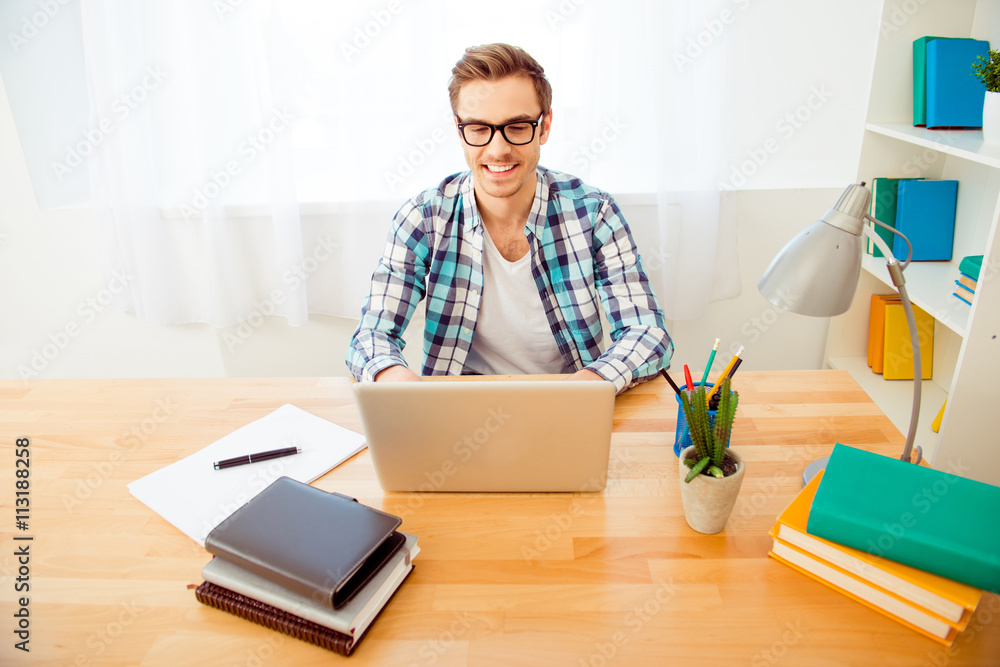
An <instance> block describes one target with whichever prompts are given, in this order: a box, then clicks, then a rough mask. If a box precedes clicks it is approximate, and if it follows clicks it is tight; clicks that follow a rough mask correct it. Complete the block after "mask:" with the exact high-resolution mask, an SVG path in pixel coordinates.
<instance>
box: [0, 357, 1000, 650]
mask: <svg viewBox="0 0 1000 667" xmlns="http://www.w3.org/2000/svg"><path fill="white" fill-rule="evenodd" d="M737 377H738V382H737V388H738V389H739V391H740V399H741V400H740V407H739V412H738V415H737V419H736V424H735V426H734V430H733V446H734V447H738V448H739V449H740V451H741V452H742V453H743V455H744V457H745V458H746V460H747V464H748V468H747V474H746V479H745V481H744V484H743V488H742V491H741V492H740V497H739V500H738V501H737V504H736V509H735V510H734V514H733V516H732V517H731V518H730V520H729V523H728V524H727V526H726V529H725V530H724V531H723V532H722V533H720V534H718V535H711V536H707V535H699V534H697V533H695V532H694V531H692V530H691V529H690V528H688V526H687V524H686V523H685V522H684V516H683V511H682V508H681V505H680V489H679V483H680V482H679V481H678V479H677V471H676V465H677V459H676V457H675V456H674V454H673V450H672V444H673V432H674V425H675V421H676V416H677V402H676V400H675V396H674V394H673V393H672V391H671V390H670V389H669V387H668V386H667V384H666V383H665V382H664V381H663V380H661V379H657V380H654V381H653V382H649V383H646V384H643V385H640V386H638V387H636V388H634V389H632V390H630V391H629V392H627V393H625V394H623V395H622V396H619V397H618V399H617V403H616V407H615V422H614V435H613V442H612V455H611V465H610V474H609V483H608V487H607V489H606V490H605V491H604V492H602V493H580V494H545V493H532V494H455V495H450V494H437V495H436V494H412V493H386V492H383V491H382V490H381V488H380V487H379V486H378V483H377V482H376V480H375V474H374V470H373V468H372V465H371V460H370V458H369V456H368V453H367V451H365V452H362V453H360V454H358V455H357V456H355V457H353V458H352V459H351V460H349V461H348V462H347V463H345V464H344V465H342V466H340V467H339V468H337V469H336V470H334V471H332V472H330V473H329V474H327V475H325V476H323V477H321V478H320V479H319V480H317V481H316V482H315V483H314V484H315V486H317V487H319V488H322V489H325V490H329V491H339V492H341V493H346V494H350V495H353V496H355V497H357V498H358V499H359V500H361V501H362V502H365V503H368V504H370V505H372V506H374V507H378V508H380V509H384V510H385V511H387V512H391V513H394V514H397V515H399V516H401V517H403V529H404V530H406V531H407V532H411V533H413V534H415V535H417V536H418V537H419V539H420V542H419V543H420V547H421V550H422V551H421V553H420V556H419V557H418V558H417V560H416V569H415V570H414V572H413V574H412V576H411V577H410V578H409V580H408V581H407V582H406V584H405V585H404V586H403V587H402V588H401V589H400V591H399V592H398V594H397V595H396V597H395V598H394V599H393V601H392V603H391V604H390V606H389V608H387V609H386V610H385V612H384V613H383V614H382V616H381V617H380V618H379V619H378V621H377V622H376V623H375V625H374V626H373V627H372V629H371V631H370V633H369V635H368V636H367V637H366V638H365V640H364V641H363V642H362V643H361V645H360V646H359V648H358V650H357V652H356V653H355V654H354V655H353V656H352V657H350V658H348V659H344V658H341V657H339V656H336V655H334V654H331V653H329V652H326V651H324V650H322V649H319V648H316V647H314V646H310V645H308V644H305V643H303V642H299V641H296V640H294V639H291V638H289V637H285V636H283V635H281V634H278V633H276V632H272V631H269V630H266V629H264V628H261V627H259V626H256V625H253V624H251V623H247V622H245V621H242V620H240V619H238V618H235V617H232V616H229V615H227V614H225V613H222V612H219V611H217V610H214V609H210V608H208V607H205V606H203V605H201V604H199V603H198V602H197V601H196V600H195V596H194V591H193V588H192V587H193V586H194V585H197V584H198V583H200V582H201V578H200V571H201V568H202V566H203V565H204V564H205V563H206V562H208V560H209V558H210V556H209V554H208V553H207V552H206V551H205V550H204V549H203V548H202V547H200V546H198V545H197V544H196V543H194V542H193V541H192V540H190V539H189V538H188V537H186V536H184V535H183V534H182V533H181V532H180V531H178V530H177V529H175V528H174V527H173V526H171V525H170V524H168V523H167V522H166V521H164V520H163V519H162V518H160V517H159V516H158V515H156V514H155V513H153V512H152V511H151V510H150V509H149V508H147V507H146V506H145V505H143V504H142V503H140V502H139V501H138V500H136V499H135V498H133V497H132V496H131V495H130V494H129V492H128V489H127V488H126V484H128V483H129V482H132V481H134V480H136V479H138V478H140V477H142V476H144V475H146V474H148V473H150V472H152V471H154V470H157V469H158V468H160V467H162V466H165V465H167V464H169V463H172V462H174V461H176V460H178V459H180V458H182V457H184V456H187V455H188V454H191V453H193V452H195V451H197V450H199V449H201V448H202V447H205V446H206V445H208V444H210V443H211V442H213V441H215V440H217V439H218V438H220V437H222V436H224V435H226V434H227V433H230V432H231V431H233V430H235V429H237V428H238V427H240V426H243V425H245V424H247V423H249V422H251V421H253V420H255V419H258V418H260V417H263V416H264V415H266V414H268V413H269V412H271V411H272V410H274V409H276V408H278V407H279V406H281V405H282V404H284V403H293V404H295V405H297V406H299V407H301V408H303V409H305V410H308V411H310V412H312V413H314V414H316V415H319V416H321V417H323V418H326V419H329V420H331V421H333V422H336V423H338V424H341V425H342V426H345V427H347V428H352V429H355V430H359V429H360V420H359V419H358V415H357V412H356V410H355V407H354V401H353V398H352V395H351V392H350V385H349V382H348V381H346V380H342V379H334V378H322V379H304V378H300V379H254V380H247V379H192V380H169V379H168V380H163V379H155V380H45V381H34V382H17V381H6V382H0V438H2V442H3V451H4V452H5V454H4V456H3V457H2V462H0V469H2V471H3V475H2V477H0V479H2V482H0V486H2V488H0V505H2V507H3V512H2V513H0V515H2V516H4V517H5V518H4V519H3V521H2V524H0V525H2V527H3V530H2V531H0V540H2V549H0V600H3V604H4V609H5V610H16V609H17V607H18V605H17V602H16V599H17V597H20V596H21V595H22V594H21V593H16V592H15V590H14V585H15V583H16V577H17V576H18V566H19V565H18V562H17V560H16V557H15V556H14V555H13V554H14V546H13V545H14V544H15V541H14V539H13V538H14V536H15V535H21V536H23V535H32V536H33V537H34V540H33V541H32V542H31V562H30V586H31V590H30V593H28V594H27V595H28V597H29V598H30V607H29V609H30V614H31V620H30V622H31V626H30V631H31V639H30V644H29V646H30V648H31V652H30V654H24V653H22V652H20V651H17V650H15V649H14V647H13V644H14V642H15V641H16V637H15V636H14V635H13V634H12V631H13V629H14V627H15V619H14V618H13V617H12V613H13V612H12V611H5V613H4V614H2V618H3V620H0V637H4V639H3V641H2V642H0V664H5V665H6V664H31V665H81V666H83V665H171V666H173V665H189V664H204V665H247V666H251V665H320V664H322V665H329V664H332V663H335V662H337V661H339V660H350V661H351V664H355V665H368V664H371V665H403V666H409V665H415V666H422V667H430V666H431V665H434V666H436V667H439V666H448V665H536V664H537V665H571V666H574V667H576V666H593V667H603V666H605V665H647V664H648V665H663V664H668V663H669V664H679V665H686V664H699V665H736V664H744V665H807V664H809V665H811V664H817V665H871V664H878V665H880V666H883V667H889V666H893V665H906V666H910V665H937V666H941V665H955V666H958V665H996V664H997V661H998V656H1000V597H998V596H995V595H987V596H985V597H984V598H983V602H982V604H981V605H980V608H979V609H978V610H977V612H976V614H975V615H974V617H973V619H972V622H971V624H970V626H969V630H967V631H966V632H965V634H964V635H962V636H960V637H959V639H958V641H957V642H956V643H955V645H954V646H953V647H952V648H951V649H945V648H944V647H943V646H941V645H939V644H937V643H935V642H933V641H931V640H929V639H926V638H924V637H923V636H921V635H919V634H917V633H915V632H913V631H910V630H908V629H906V628H905V627H903V626H901V625H899V624H897V623H895V622H893V621H891V620H889V619H887V618H885V617H883V616H881V615H880V614H877V613H875V612H874V611H871V610H869V609H867V608H866V607H863V606H862V605H859V604H857V603H855V602H852V601H851V600H849V599H847V598H846V597H844V596H841V595H838V594H836V593H834V592H833V591H831V590H829V589H828V588H826V587H824V586H822V585H821V584H818V583H816V582H814V581H812V580H811V579H809V578H808V577H805V576H804V575H802V574H799V573H798V572H795V571H794V570H792V569H791V568H788V567H786V566H784V565H781V564H780V563H777V562H775V561H774V560H772V559H769V558H768V557H767V550H768V548H769V545H770V542H771V540H770V538H769V537H768V535H767V531H768V530H769V529H770V528H771V526H772V525H773V524H774V521H775V517H776V515H777V514H778V513H779V512H780V511H781V510H782V509H783V508H784V507H785V506H786V505H787V504H788V502H789V501H790V500H791V499H792V497H793V496H794V495H795V494H796V493H797V491H798V490H799V487H800V481H799V477H800V475H801V473H802V470H803V468H804V467H805V465H806V464H807V463H809V462H810V461H812V460H813V459H815V458H817V457H819V456H822V455H825V454H828V453H829V452H830V451H831V449H832V446H833V444H834V443H835V442H843V443H847V444H851V445H858V446H861V447H863V448H865V449H869V450H872V451H876V452H880V453H885V454H891V455H898V453H899V451H901V449H902V445H903V437H902V435H901V434H900V433H899V432H898V431H897V430H896V429H895V428H894V427H893V426H892V424H891V423H890V422H889V420H888V419H887V418H886V417H885V416H884V415H883V414H882V413H881V412H879V410H878V409H877V408H876V407H875V406H874V404H873V403H872V401H871V400H870V399H869V398H868V396H867V395H866V394H865V393H864V391H863V390H862V389H861V388H860V387H858V385H857V384H856V383H855V382H854V381H853V380H852V379H851V378H850V376H849V375H848V374H847V373H845V372H838V371H816V372H766V373H751V372H747V373H740V374H739V375H738V376H737ZM19 437H28V438H30V439H31V447H30V449H31V468H30V470H31V477H30V483H31V513H30V521H29V525H30V529H29V530H28V531H26V532H23V533H22V532H19V531H15V529H14V520H15V513H14V509H13V505H14V498H15V495H14V492H15V488H14V481H15V477H14V461H15V456H14V452H13V449H14V443H15V440H16V438H19ZM192 491H193V490H192V489H184V488H178V489H177V493H178V494H181V493H190V492H192ZM693 625H699V626H704V627H707V628H709V630H708V632H707V634H706V635H705V640H704V641H701V642H698V643H695V642H693V641H692V640H691V637H692V630H691V628H692V626H693Z"/></svg>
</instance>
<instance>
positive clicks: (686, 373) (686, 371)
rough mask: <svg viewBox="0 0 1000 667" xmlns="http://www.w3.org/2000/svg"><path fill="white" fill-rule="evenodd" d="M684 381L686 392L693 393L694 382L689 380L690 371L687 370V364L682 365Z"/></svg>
mask: <svg viewBox="0 0 1000 667" xmlns="http://www.w3.org/2000/svg"><path fill="white" fill-rule="evenodd" d="M684 379H685V380H686V381H687V383H688V391H694V380H693V379H692V378H691V369H690V368H688V365H687V364H684Z"/></svg>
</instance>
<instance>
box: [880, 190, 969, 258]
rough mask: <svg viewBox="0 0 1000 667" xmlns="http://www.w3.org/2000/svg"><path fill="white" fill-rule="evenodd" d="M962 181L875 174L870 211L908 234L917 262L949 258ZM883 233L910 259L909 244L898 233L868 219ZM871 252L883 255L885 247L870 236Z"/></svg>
mask: <svg viewBox="0 0 1000 667" xmlns="http://www.w3.org/2000/svg"><path fill="white" fill-rule="evenodd" d="M957 203H958V181H949V180H944V181H940V180H925V179H922V178H882V177H879V178H875V179H873V180H872V199H871V205H870V207H869V214H870V215H871V216H872V217H873V218H875V219H876V220H878V221H879V222H882V223H885V224H886V225H888V226H889V227H893V228H895V229H896V230H898V231H899V232H900V233H901V234H905V235H906V237H907V238H908V239H909V240H910V244H911V245H912V247H913V256H912V257H911V259H912V260H913V261H916V262H927V261H949V260H951V254H952V245H953V242H954V238H955V207H956V205H957ZM868 224H869V226H871V227H872V228H873V229H874V231H875V233H876V234H878V235H879V236H881V237H882V239H883V240H884V241H885V242H886V244H887V245H888V246H889V248H890V249H891V250H892V254H893V255H894V256H895V257H896V259H897V260H899V261H900V262H903V261H905V260H906V257H907V254H908V252H909V248H908V247H907V245H906V242H905V241H904V240H903V239H902V238H900V237H899V236H898V235H896V234H893V233H892V232H890V231H889V230H887V229H884V228H882V227H879V226H877V225H873V224H872V223H868ZM867 252H868V254H869V255H872V256H874V257H881V256H882V251H881V250H879V248H878V246H877V245H875V243H874V241H872V240H871V239H869V240H868V246H867Z"/></svg>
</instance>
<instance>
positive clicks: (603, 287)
mask: <svg viewBox="0 0 1000 667" xmlns="http://www.w3.org/2000/svg"><path fill="white" fill-rule="evenodd" d="M594 249H595V252H594V271H595V282H596V285H597V289H598V292H599V293H600V296H601V305H602V306H603V308H604V313H605V315H606V316H607V318H608V322H609V323H610V325H611V340H612V341H613V342H612V344H611V345H609V346H608V348H607V349H606V350H605V351H604V353H603V354H601V356H600V357H599V358H598V359H597V360H596V361H594V362H592V363H590V364H588V365H587V368H586V370H590V371H593V372H595V373H597V374H598V375H600V376H601V377H603V378H605V379H606V380H610V381H611V382H614V383H615V387H616V388H617V390H618V391H619V393H620V392H622V391H624V390H625V389H628V388H629V387H632V386H634V385H636V384H638V383H640V382H644V381H645V380H648V379H651V378H652V377H654V376H655V375H656V374H657V373H658V372H659V370H660V368H666V367H668V366H669V365H670V357H671V356H672V355H673V351H674V344H673V341H672V340H671V339H670V334H669V333H667V326H666V321H665V318H664V316H663V311H662V310H661V308H660V305H659V303H658V302H657V300H656V295H655V294H654V293H653V288H652V285H650V284H649V278H648V276H647V275H646V272H645V269H644V268H643V266H642V261H641V260H640V258H639V254H638V251H637V250H636V245H635V241H634V240H633V238H632V233H631V231H630V230H629V228H628V225H627V224H626V222H625V218H624V216H622V214H621V210H620V209H619V208H618V205H617V204H616V203H615V202H614V200H613V199H609V200H608V201H606V202H605V203H604V205H603V206H602V207H601V210H600V213H599V214H598V219H597V222H596V224H595V226H594Z"/></svg>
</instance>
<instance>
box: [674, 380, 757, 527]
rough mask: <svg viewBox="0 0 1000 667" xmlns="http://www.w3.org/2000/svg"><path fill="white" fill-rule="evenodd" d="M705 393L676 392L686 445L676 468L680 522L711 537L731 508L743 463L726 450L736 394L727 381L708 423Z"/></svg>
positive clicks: (703, 389)
mask: <svg viewBox="0 0 1000 667" xmlns="http://www.w3.org/2000/svg"><path fill="white" fill-rule="evenodd" d="M706 393H707V392H706V391H705V388H704V387H697V388H696V389H695V390H694V391H682V392H681V404H682V406H683V409H684V416H685V417H686V418H687V422H688V426H689V428H690V430H691V442H692V445H691V446H690V447H687V448H685V449H684V450H682V451H681V454H680V463H679V464H678V465H679V469H680V478H681V502H682V503H683V505H684V518H685V520H687V523H688V525H689V526H691V528H693V529H694V530H696V531H698V532H699V533H706V534H713V533H718V532H719V531H720V530H722V529H723V527H724V526H725V525H726V521H727V520H728V519H729V515H730V513H732V511H733V507H734V506H735V505H736V497H737V496H738V495H739V492H740V485H742V484H743V474H744V472H745V471H746V464H745V463H744V461H743V457H742V456H740V454H739V453H738V452H736V451H734V450H732V449H729V438H730V436H731V435H732V432H733V420H734V419H735V417H736V406H737V404H738V403H739V399H740V395H739V392H736V391H732V387H731V383H730V379H729V378H728V377H727V378H726V379H725V380H723V382H722V385H720V387H719V408H718V410H717V412H716V414H715V420H714V423H713V422H712V421H711V420H710V419H709V414H708V400H707V398H706Z"/></svg>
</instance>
